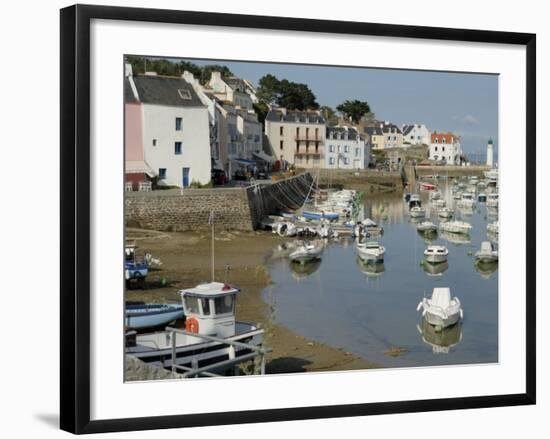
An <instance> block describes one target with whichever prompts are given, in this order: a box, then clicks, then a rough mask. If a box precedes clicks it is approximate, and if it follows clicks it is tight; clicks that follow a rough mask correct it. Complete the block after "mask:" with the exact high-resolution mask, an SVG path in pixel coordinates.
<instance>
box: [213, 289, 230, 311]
mask: <svg viewBox="0 0 550 439" xmlns="http://www.w3.org/2000/svg"><path fill="white" fill-rule="evenodd" d="M214 308H215V309H216V315H219V314H229V313H232V312H233V295H232V294H230V295H228V296H223V297H216V299H214Z"/></svg>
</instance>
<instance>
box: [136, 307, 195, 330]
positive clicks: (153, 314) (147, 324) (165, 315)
mask: <svg viewBox="0 0 550 439" xmlns="http://www.w3.org/2000/svg"><path fill="white" fill-rule="evenodd" d="M183 315H184V313H183V305H178V304H151V303H144V304H139V305H126V317H125V324H126V326H128V327H130V328H134V329H142V328H155V327H157V326H162V325H166V324H168V323H170V322H172V321H174V320H176V319H180V318H182V317H183Z"/></svg>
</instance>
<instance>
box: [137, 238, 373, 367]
mask: <svg viewBox="0 0 550 439" xmlns="http://www.w3.org/2000/svg"><path fill="white" fill-rule="evenodd" d="M126 233H127V240H129V241H135V243H136V244H137V245H138V255H139V254H140V252H145V251H146V252H148V253H151V254H152V255H153V257H154V258H158V259H160V261H161V262H162V265H160V267H158V268H153V269H152V270H151V271H150V273H149V276H148V278H147V281H146V282H145V283H144V284H143V285H141V286H140V285H135V286H134V285H133V286H132V287H131V288H130V289H128V290H127V296H126V299H127V300H129V301H143V302H149V303H165V302H179V296H178V295H177V290H179V289H182V288H188V287H194V286H196V285H197V284H199V283H201V282H209V281H210V280H211V263H210V260H211V259H210V258H211V240H210V234H209V233H208V232H206V231H204V232H196V233H170V232H156V231H151V230H142V229H133V228H127V229H126ZM284 241H285V240H284V239H283V238H280V237H278V236H276V235H273V234H271V233H266V232H217V233H216V239H215V256H216V263H215V265H216V270H215V278H216V280H217V281H224V280H225V278H226V270H225V267H226V265H230V267H231V268H230V270H229V272H228V275H227V281H228V282H229V283H231V284H235V285H238V286H239V287H240V288H241V293H240V294H239V297H238V300H237V311H236V314H237V320H241V321H248V322H252V323H257V324H259V326H261V327H262V328H264V329H265V336H264V345H265V346H268V347H270V348H272V349H273V352H271V353H270V354H269V356H268V363H267V368H266V372H267V373H293V372H306V371H307V372H320V371H336V370H354V369H368V368H374V367H380V365H376V364H374V363H371V362H369V361H367V360H366V359H363V358H360V357H357V356H356V355H354V354H351V353H349V352H346V351H344V350H342V349H338V348H336V347H332V346H327V345H324V344H321V343H318V342H313V341H312V340H308V339H306V338H304V337H302V336H300V335H298V334H295V333H293V332H292V331H290V330H289V329H287V328H285V327H284V326H281V325H279V324H277V322H275V321H273V318H272V312H271V309H270V307H269V305H268V304H266V303H265V302H264V300H263V299H262V291H263V290H264V289H265V288H266V287H268V286H269V285H270V284H271V279H270V276H269V273H268V272H267V270H266V268H265V264H264V261H265V258H266V255H267V254H268V253H269V252H270V251H271V249H273V248H274V247H275V246H277V245H278V244H281V243H283V242H284Z"/></svg>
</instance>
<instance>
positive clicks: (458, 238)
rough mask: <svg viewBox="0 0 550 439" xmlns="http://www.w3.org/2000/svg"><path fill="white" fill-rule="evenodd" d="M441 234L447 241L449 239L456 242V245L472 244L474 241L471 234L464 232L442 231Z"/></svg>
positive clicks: (453, 242)
mask: <svg viewBox="0 0 550 439" xmlns="http://www.w3.org/2000/svg"><path fill="white" fill-rule="evenodd" d="M439 236H440V238H442V239H444V240H445V241H449V242H450V243H452V244H456V245H461V244H470V243H471V242H472V241H471V239H470V236H469V235H466V234H462V233H452V232H446V231H440V232H439Z"/></svg>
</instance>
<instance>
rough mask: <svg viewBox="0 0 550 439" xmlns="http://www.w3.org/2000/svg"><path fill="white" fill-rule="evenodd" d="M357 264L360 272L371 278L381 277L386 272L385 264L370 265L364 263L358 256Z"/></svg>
mask: <svg viewBox="0 0 550 439" xmlns="http://www.w3.org/2000/svg"><path fill="white" fill-rule="evenodd" d="M356 262H357V265H358V267H359V270H361V273H363V274H365V275H367V276H369V277H371V276H380V275H381V274H382V273H384V272H385V271H386V267H384V262H381V263H378V264H369V263H367V262H365V261H363V259H361V258H360V257H359V256H357V258H356Z"/></svg>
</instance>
